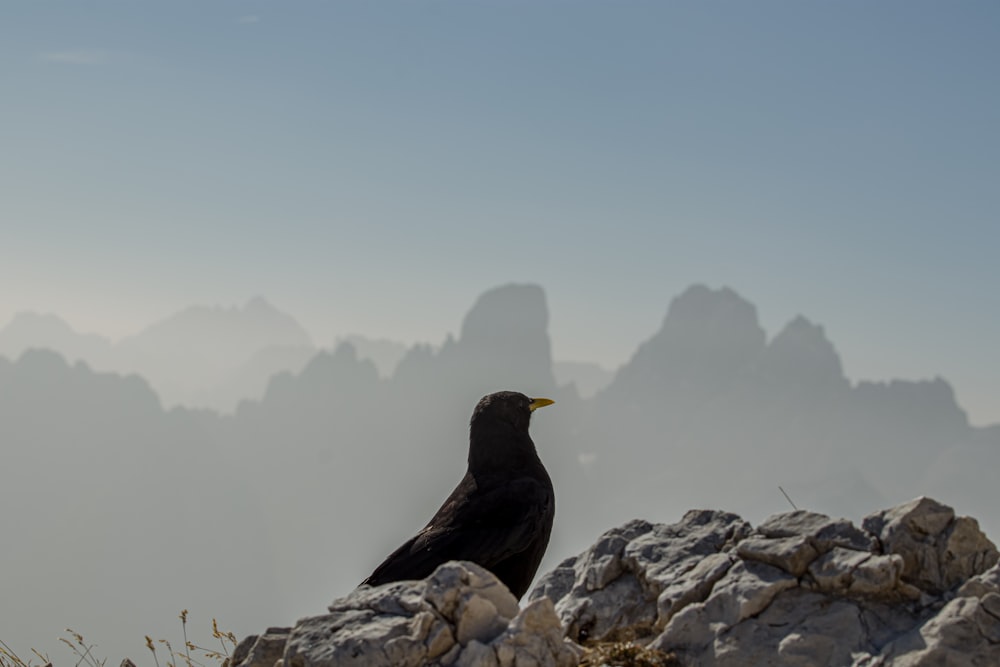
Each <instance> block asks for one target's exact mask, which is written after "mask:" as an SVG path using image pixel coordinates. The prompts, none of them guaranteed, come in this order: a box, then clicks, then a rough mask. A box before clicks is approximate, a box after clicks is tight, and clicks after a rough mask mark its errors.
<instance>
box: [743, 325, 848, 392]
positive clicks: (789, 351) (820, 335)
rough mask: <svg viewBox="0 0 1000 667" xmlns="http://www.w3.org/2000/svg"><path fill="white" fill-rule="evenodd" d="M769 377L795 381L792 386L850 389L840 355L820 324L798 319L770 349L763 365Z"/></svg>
mask: <svg viewBox="0 0 1000 667" xmlns="http://www.w3.org/2000/svg"><path fill="white" fill-rule="evenodd" d="M761 370H762V371H763V372H764V373H765V375H767V376H776V377H780V378H783V379H784V380H787V381H792V382H793V386H798V387H801V386H802V385H803V384H808V385H824V386H827V385H833V386H837V387H839V388H841V389H847V387H848V386H849V384H850V383H849V382H848V381H847V378H846V377H845V376H844V369H843V365H842V364H841V361H840V355H839V354H838V353H837V350H836V348H835V347H834V346H833V343H831V342H830V340H829V339H828V338H827V337H826V331H825V330H824V329H823V327H822V326H821V325H819V324H813V323H812V322H810V321H809V320H808V319H806V318H805V317H804V316H802V315H796V316H795V318H794V319H792V321H791V322H789V323H788V324H787V325H785V328H784V329H782V330H781V331H780V332H779V333H778V335H776V336H775V337H774V338H773V339H772V340H771V342H770V343H769V344H768V346H767V350H766V352H765V354H764V356H763V358H762V361H761Z"/></svg>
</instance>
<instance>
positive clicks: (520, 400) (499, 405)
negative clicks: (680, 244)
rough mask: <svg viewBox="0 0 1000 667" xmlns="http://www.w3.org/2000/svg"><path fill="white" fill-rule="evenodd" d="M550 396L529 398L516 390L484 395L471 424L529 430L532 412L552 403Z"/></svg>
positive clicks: (475, 426) (474, 412) (474, 426)
mask: <svg viewBox="0 0 1000 667" xmlns="http://www.w3.org/2000/svg"><path fill="white" fill-rule="evenodd" d="M553 402H554V401H552V400H551V399H548V398H529V397H528V396H525V395H524V394H521V393H519V392H516V391H498V392H496V393H495V394H489V395H487V396H483V397H482V399H480V401H479V403H478V404H477V405H476V409H475V410H473V411H472V422H471V424H470V425H471V426H472V428H473V429H476V428H477V427H487V428H497V427H499V428H503V427H505V426H506V427H513V428H514V429H515V430H517V431H524V432H527V430H528V424H529V423H530V422H531V413H532V412H534V411H535V410H537V409H538V408H542V407H545V406H546V405H552V403H553Z"/></svg>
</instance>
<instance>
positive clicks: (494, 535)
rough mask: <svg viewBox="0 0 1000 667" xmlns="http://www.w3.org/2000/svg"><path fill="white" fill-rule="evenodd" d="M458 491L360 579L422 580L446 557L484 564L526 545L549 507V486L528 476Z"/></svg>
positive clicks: (540, 527)
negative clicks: (423, 524) (370, 573)
mask: <svg viewBox="0 0 1000 667" xmlns="http://www.w3.org/2000/svg"><path fill="white" fill-rule="evenodd" d="M460 491H461V487H459V488H458V489H456V490H455V493H454V494H452V497H451V498H449V499H448V500H447V501H446V502H445V504H444V505H443V506H442V507H441V509H440V510H439V511H438V513H437V514H436V515H435V516H434V518H433V519H432V520H431V522H430V523H429V524H428V525H427V527H426V528H424V529H423V530H422V531H420V532H419V533H417V535H415V536H414V537H413V538H411V539H410V540H408V541H407V542H406V543H405V544H403V545H402V546H401V547H399V548H398V549H396V551H394V552H393V553H392V554H391V555H390V556H389V557H388V558H386V559H385V561H384V562H383V563H382V564H381V565H379V566H378V568H376V569H375V571H374V572H373V573H372V575H371V576H370V577H368V579H366V580H365V581H364V582H362V583H365V584H371V585H378V584H380V583H385V582H389V581H398V580H402V579H422V578H424V577H426V576H428V575H429V574H430V573H431V572H433V571H434V568H436V567H437V566H438V565H440V564H441V563H444V562H446V561H449V560H470V561H473V562H475V563H478V564H479V565H482V566H483V567H485V568H487V569H489V568H491V567H493V566H494V565H496V564H497V563H499V562H501V561H504V560H506V559H507V558H509V557H511V556H513V555H514V554H517V553H520V552H522V551H524V550H525V549H527V548H528V547H529V546H530V545H531V544H532V543H533V542H534V541H535V540H536V539H537V538H538V537H539V535H540V533H541V531H542V530H543V526H544V525H545V524H546V522H547V519H549V518H550V515H551V514H552V512H553V510H554V507H553V498H552V494H551V490H550V489H549V488H547V487H546V486H545V485H544V484H542V483H541V482H540V481H538V480H535V479H531V478H523V479H518V480H513V481H511V482H508V483H504V484H499V485H496V486H493V487H491V488H490V489H488V490H486V491H476V492H475V493H473V494H471V495H464V494H462V493H460Z"/></svg>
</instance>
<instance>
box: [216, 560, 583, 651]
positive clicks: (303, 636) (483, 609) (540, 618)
mask: <svg viewBox="0 0 1000 667" xmlns="http://www.w3.org/2000/svg"><path fill="white" fill-rule="evenodd" d="M329 611H330V613H328V614H325V615H322V616H313V617H310V618H304V619H302V620H300V621H299V622H298V623H296V624H295V626H294V627H293V628H290V629H274V628H272V629H269V630H268V632H267V633H265V634H264V635H261V636H260V637H259V638H257V639H256V640H254V641H251V642H249V643H250V644H251V646H252V647H251V648H249V649H243V648H241V649H240V650H238V651H237V652H236V653H234V659H233V665H234V667H273V666H274V665H275V664H276V663H279V662H280V664H281V665H282V667H341V666H344V667H346V666H348V665H351V666H356V667H361V666H364V667H379V666H385V667H406V666H412V667H419V666H421V665H456V666H465V667H516V666H521V665H536V666H537V667H570V666H571V665H575V664H576V663H577V662H578V660H577V655H578V653H577V649H576V648H575V647H574V646H572V645H571V644H570V643H569V642H568V641H567V640H565V639H564V638H563V632H562V625H561V624H560V622H559V617H558V616H557V615H556V612H555V607H554V605H553V603H552V601H551V600H549V599H548V598H542V599H539V600H536V601H534V602H532V603H531V604H529V605H527V606H526V607H525V608H524V609H521V608H520V607H519V606H518V604H517V600H516V599H515V598H514V596H513V595H511V593H510V592H509V591H508V590H507V589H506V588H505V587H504V586H503V584H501V583H500V581H499V580H498V579H497V578H496V577H494V576H493V574H491V573H490V572H488V571H487V570H485V569H483V568H482V567H480V566H478V565H475V564H473V563H467V562H450V563H446V564H444V565H442V566H441V567H439V568H438V569H437V570H435V571H434V572H433V573H432V574H431V576H429V577H428V578H427V579H424V580H421V581H402V582H396V583H392V584H386V585H385V586H379V587H376V588H370V587H362V588H359V589H358V590H356V591H354V592H353V593H351V594H350V595H348V596H347V597H344V598H341V599H339V600H336V601H335V602H334V603H333V604H331V605H330V607H329ZM276 630H283V632H276ZM247 643H248V642H247V641H246V640H245V641H244V642H241V643H240V647H243V646H244V645H245V644H247Z"/></svg>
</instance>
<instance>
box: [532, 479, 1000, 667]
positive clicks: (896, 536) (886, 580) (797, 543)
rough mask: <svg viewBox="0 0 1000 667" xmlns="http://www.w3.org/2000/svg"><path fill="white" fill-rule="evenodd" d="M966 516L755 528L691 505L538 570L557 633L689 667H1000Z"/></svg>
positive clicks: (804, 517)
mask: <svg viewBox="0 0 1000 667" xmlns="http://www.w3.org/2000/svg"><path fill="white" fill-rule="evenodd" d="M997 561H998V553H997V549H996V547H995V546H994V545H993V543H992V542H990V541H989V540H988V539H987V538H986V537H985V536H984V535H983V534H982V533H981V532H980V531H979V527H978V524H977V523H976V521H975V520H974V519H970V518H968V517H956V516H955V513H954V511H953V510H952V509H951V508H950V507H946V506H944V505H941V504H940V503H938V502H936V501H934V500H931V499H928V498H918V499H916V500H914V501H912V502H910V503H906V504H904V505H900V506H898V507H894V508H892V509H889V510H884V511H881V512H878V513H876V514H872V515H870V516H868V517H866V518H865V519H864V521H863V523H862V528H860V529H859V528H857V527H856V526H854V525H853V524H852V523H850V522H849V521H847V520H844V519H838V520H834V519H830V518H829V517H827V516H824V515H822V514H816V513H813V512H805V511H796V512H789V513H786V514H780V515H777V516H774V517H771V518H770V519H768V520H767V521H765V522H764V523H763V524H761V525H760V526H759V527H757V529H756V530H755V529H753V528H752V527H751V526H750V524H748V523H747V522H745V521H743V520H742V519H740V518H739V517H738V516H736V515H734V514H727V513H723V512H712V511H691V512H688V513H687V514H686V515H685V516H684V518H683V519H682V520H681V521H680V522H679V523H676V524H672V525H662V524H660V525H654V524H650V523H647V522H644V521H633V522H630V523H628V524H626V525H625V526H622V527H620V528H616V529H614V530H611V531H608V532H607V533H605V534H604V535H603V536H601V538H600V539H599V540H598V542H597V543H596V544H595V545H594V546H593V547H591V548H590V549H589V550H588V551H586V552H584V553H583V554H581V555H580V556H577V557H576V558H570V559H568V560H566V561H564V562H563V563H562V564H560V565H559V567H557V568H556V569H555V570H554V571H553V572H551V573H549V574H548V575H546V576H545V577H544V578H543V579H542V581H541V582H540V583H539V585H538V586H537V587H536V588H535V590H534V591H532V593H531V599H532V600H536V599H540V598H543V597H544V598H549V599H552V600H555V601H556V610H557V612H558V613H559V616H560V618H561V620H562V622H563V624H564V626H565V628H566V632H567V634H568V636H570V637H571V638H573V639H575V640H577V641H584V640H609V639H616V638H621V637H627V638H634V639H638V640H639V641H641V642H643V643H648V644H649V645H650V646H652V647H655V648H659V649H665V650H670V651H673V652H676V653H677V654H678V656H679V657H680V658H681V660H682V662H684V663H685V664H690V665H719V666H721V665H755V664H768V665H942V664H984V665H985V664H1000V566H998V565H997Z"/></svg>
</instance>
